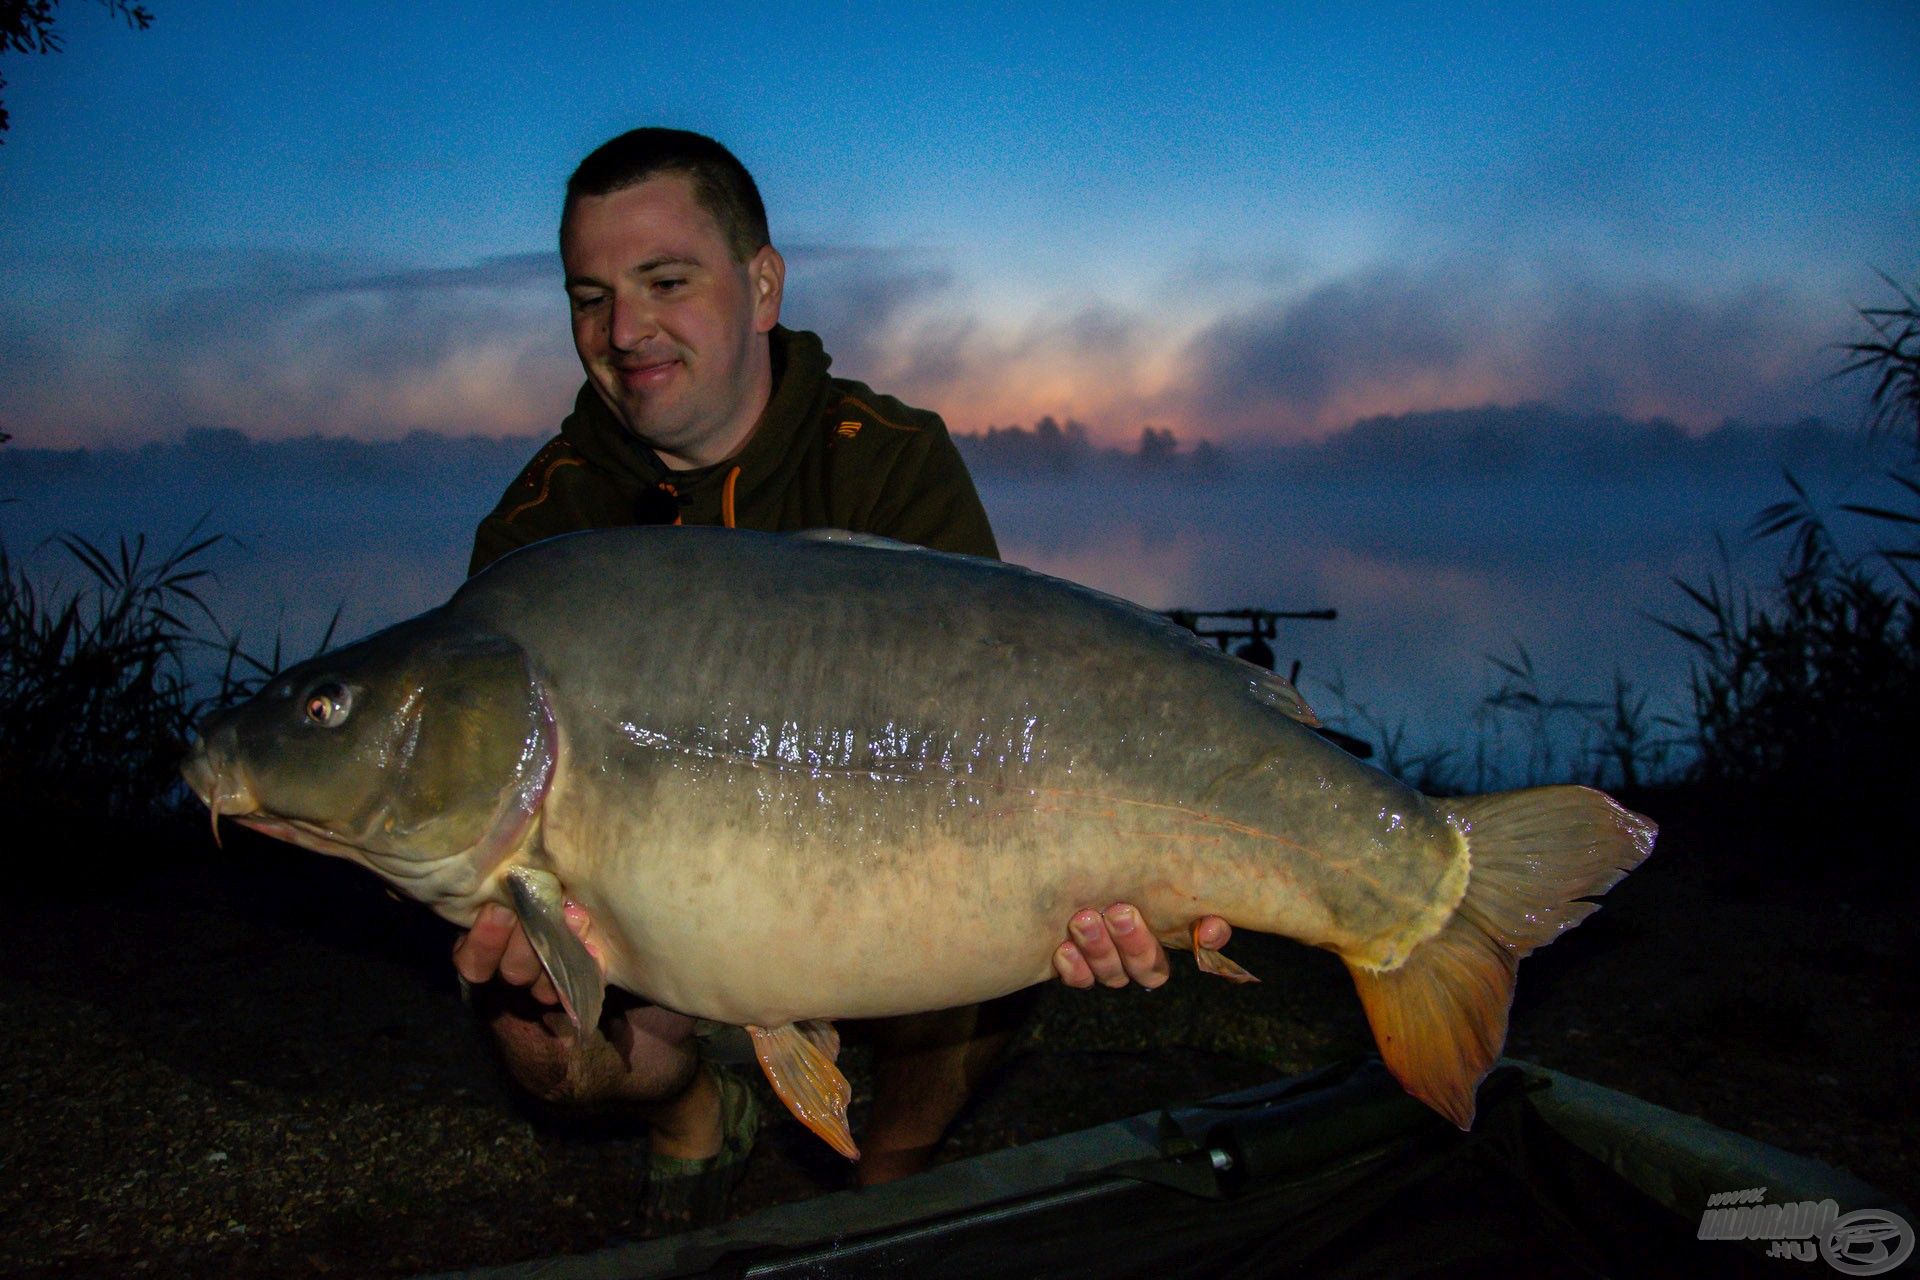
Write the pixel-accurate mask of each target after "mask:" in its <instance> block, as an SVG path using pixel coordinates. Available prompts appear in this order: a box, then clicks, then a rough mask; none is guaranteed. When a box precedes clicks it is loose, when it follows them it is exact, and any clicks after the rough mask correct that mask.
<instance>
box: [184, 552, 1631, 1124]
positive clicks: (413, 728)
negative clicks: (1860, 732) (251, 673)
mask: <svg viewBox="0 0 1920 1280" xmlns="http://www.w3.org/2000/svg"><path fill="white" fill-rule="evenodd" d="M1312 723H1313V717H1312V713H1311V712H1310V711H1308V710H1307V708H1306V706H1305V704H1304V703H1302V702H1301V700H1300V698H1299V696H1298V695H1297V694H1296V693H1295V692H1294V690H1293V688H1292V687H1291V686H1290V685H1288V684H1287V682H1286V681H1284V680H1281V679H1279V678H1278V677H1276V676H1274V675H1272V674H1270V673H1268V672H1265V671H1262V670H1260V669H1258V668H1256V667H1253V666H1250V665H1248V664H1247V663H1244V662H1241V661H1240V660H1238V659H1235V658H1229V657H1226V656H1224V655H1222V654H1220V653H1218V652H1217V651H1215V650H1214V649H1213V648H1211V647H1209V646H1208V645H1206V644H1204V643H1202V642H1200V641H1199V640H1197V639H1196V638H1195V637H1194V636H1193V635H1191V634H1190V633H1188V632H1186V631H1184V630H1182V629H1180V628H1178V627H1176V626H1174V625H1173V624H1172V623H1170V622H1167V621H1166V620H1165V619H1163V618H1161V617H1159V616H1158V615H1156V614H1152V613H1149V612H1147V611H1145V610H1143V609H1139V608H1136V607H1134V606H1133V605H1130V604H1127V603H1126V602H1124V601H1121V600H1117V599H1114V598H1112V597H1109V596H1105V595H1102V594H1100V593H1098V592H1094V591H1090V590H1087V589H1086V588H1083V587H1078V586H1075V585H1073V584H1071V583H1067V582H1062V581H1060V580H1058V579H1054V578H1049V577H1045V576H1043V575H1041V574H1037V573H1032V572H1028V571H1026V570H1023V569H1019V568H1014V567H1011V566H1008V565H1003V564H999V563H996V562H992V561H987V560H978V559H974V558H971V557H966V556H955V555H945V554H939V553H935V552H930V551H924V550H920V549H917V548H909V547H906V546H904V545H902V544H893V543H886V542H883V541H881V540H878V539H870V538H863V537H858V536H855V535H848V534H834V533H822V534H807V535H800V536H796V537H782V536H777V535H772V534H759V533H746V532H736V531H728V530H709V529H691V528H664V529H655V528H639V529H622V530H610V531H601V532H593V533H581V534H574V535H570V536H567V537H561V538H555V539H552V540H550V541H546V542H542V543H538V544H536V545H534V546H531V547H528V548H526V549H524V550H521V551H519V552H516V553H514V554H513V555H510V556H508V557H506V558H505V559H503V560H501V561H500V562H498V563H497V564H495V565H494V566H493V567H491V568H489V569H488V570H487V571H486V572H484V573H482V574H480V575H478V576H477V577H475V578H473V579H472V580H471V581H469V582H468V583H467V584H466V585H464V586H463V587H461V589H460V590H459V591H458V592H457V593H456V594H455V595H454V597H453V598H452V599H451V600H450V601H448V602H447V603H446V604H445V605H443V606H441V607H440V608H437V609H433V610H431V611H429V612H427V613H425V614H422V615H421V616H420V617H418V618H415V619H413V620H411V621H409V622H404V623H401V624H400V625H398V626H395V627H392V628H390V629H388V630H386V631H382V632H380V633H378V634H377V635H374V636H372V637H370V638H368V639H366V640H362V641H360V642H359V643H357V644H353V645H349V646H347V647H345V648H342V649H339V650H337V651H335V652H332V653H329V654H325V655H322V656H321V657H318V658H315V659H313V660H312V661H309V662H306V663H303V664H301V665H300V666H298V667H295V668H293V669H291V670H289V671H287V672H286V673H284V674H283V675H281V676H280V677H278V678H277V679H275V680H274V681H273V683H272V685H271V686H270V687H268V688H267V689H266V690H264V691H263V692H262V693H261V694H260V695H259V696H258V697H256V698H255V699H253V700H252V701H251V702H248V703H246V704H244V705H242V706H239V707H236V708H233V709H230V710H227V711H223V712H220V713H217V714H215V715H214V716H212V717H211V718H209V719H208V720H207V721H206V723H205V724H204V725H203V726H202V728H201V737H200V740H199V743H198V744H197V746H196V748H195V750H194V752H193V754H192V756H191V757H190V758H189V760H188V761H187V764H186V766H185V772H186V776H187V778H188V781H189V782H190V783H191V785H192V786H193V788H194V790H195V791H196V792H197V793H198V794H199V795H200V796H201V798H202V799H204V800H206V802H207V803H208V805H209V806H210V807H211V808H212V810H213V812H214V820H215V822H216V823H217V822H218V820H219V818H220V816H221V815H227V816H229V817H231V818H233V819H235V820H237V821H239V822H241V823H243V824H245V825H248V826H251V827H255V828H258V829H259V830H262V831H265V832H268V833H270V834H272V835H275V836H278V837H281V838H283V839H286V840H290V841H292V842H294V843H295V844H299V845H303V846H305V847H307V848H310V849H317V850H319V851H321V852H323V853H330V854H338V855H341V856H344V857H348V858H351V859H353V860H355V861H357V862H360V863H362V864H364V865H366V866H367V867H369V868H371V869H372V870H373V871H375V872H377V873H378V874H379V875H381V876H382V877H384V878H385V879H387V880H388V881H390V882H391V883H393V884H394V885H396V886H398V887H399V888H400V889H402V890H403V891H405V892H406V893H408V894H409V895H411V896H413V897H415V898H417V899H419V900H420V901H422V902H425V903H427V904H428V905H429V906H431V907H432V908H433V909H434V910H436V911H438V912H439V913H440V914H441V915H443V916H445V917H446V918H447V919H449V920H452V921H453V922H454V923H456V924H460V925H468V924H471V923H472V921H473V918H474V916H475V914H476V912H477V911H478V909H479V908H480V907H481V906H482V905H483V904H484V903H488V902H504V903H508V904H510V905H512V906H513V907H514V908H515V909H516V910H517V911H518V912H519V913H520V916H521V919H522V921H523V922H524V924H525V926H526V927H527V929H528V931H529V934H530V935H531V936H532V938H533V940H534V943H535V947H536V949H537V950H538V951H539V952H540V955H541V959H542V960H543V962H544V963H545V964H546V966H547V968H548V971H549V972H550V973H551V974H552V976H553V978H554V981H555V985H556V987H558V988H559V990H560V992H561V993H562V996H563V999H564V1001H565V1004H566V1008H567V1010H568V1012H569V1013H570V1014H572V1015H573V1016H574V1018H575V1019H576V1021H578V1022H580V1023H583V1024H585V1025H588V1026H591V1025H592V1023H593V1021H594V1020H595V1019H596V1018H597V1017H598V1013H599V1009H600V1001H601V998H602V996H603V994H604V987H603V985H602V984H603V978H602V972H601V967H600V965H597V964H596V963H595V959H594V957H593V956H591V955H589V954H588V952H587V951H586V950H585V949H584V947H583V946H582V944H581V943H580V942H579V941H578V940H577V939H576V938H575V936H574V935H573V933H572V932H571V931H570V930H569V928H568V927H567V925H566V923H565V915H564V911H563V901H564V899H565V898H572V899H573V900H574V901H576V902H578V903H579V904H580V905H581V906H582V907H584V908H585V909H586V911H587V912H588V913H589V915H590V918H591V919H592V920H593V921H594V930H595V933H594V935H593V936H594V938H595V941H596V942H597V944H598V948H599V961H600V962H601V964H603V965H604V981H605V982H611V983H615V984H618V985H619V986H622V987H625V988H627V989H628V990H630V991H634V992H637V993H639V994H640V995H642V996H644V997H646V998H647V999H649V1000H652V1001H655V1002H657V1003H659V1004H661V1005H664V1006H667V1007H669V1008H672V1009H677V1010H680V1011H682V1012H684V1013H688V1014H692V1015H696V1016H698V1017H702V1018H707V1019H712V1020H715V1021H719V1022H725V1023H737V1024H740V1025H742V1026H745V1027H747V1028H748V1030H749V1031H751V1032H752V1033H753V1037H754V1044H755V1047H756V1050H757V1051H758V1054H759V1057H760V1061H761V1064H762V1066H763V1067H764V1068H765V1070H766V1072H767V1075H768V1077H769V1079H770V1080H771V1081H772V1082H773V1084H774V1087H775V1088H776V1090H777V1091H778V1092H779V1093H780V1095H781V1097H782V1099H783V1100H784V1101H786V1103H787V1104H788V1106H790V1107H791V1108H793V1110H794V1111H795V1113H796V1114H797V1115H799V1116H800V1117H801V1119H802V1120H804V1121H805V1122H806V1123H807V1124H809V1126H811V1127H812V1128H813V1129H814V1131H815V1132H816V1133H819V1134H820V1135H821V1136H822V1137H824V1138H826V1139H827V1140H828V1141H830V1142H832V1143H833V1144H834V1145H835V1146H836V1147H837V1148H839V1149H840V1150H841V1151H843V1152H846V1153H848V1154H852V1153H853V1151H854V1147H853V1143H852V1139H851V1136H850V1135H849V1134H848V1132H847V1126H846V1119H845V1114H844V1104H845V1097H846V1082H845V1080H844V1078H843V1077H842V1076H841V1075H840V1073H839V1071H838V1070H837V1068H835V1066H834V1065H833V1054H834V1053H835V1051H836V1050H837V1044H838V1040H837V1037H836V1036H835V1034H834V1033H833V1031H832V1028H831V1022H830V1020H831V1019H834V1018H840V1017H874V1016H881V1015H891V1014H902V1013H909V1012H915V1011H920V1010H927V1009H936V1008H945V1007H949V1006H953V1005H959V1004H965V1003H969V1002H973V1001H978V1000H984V999H987V998H989V997H993V996H997V995H1001V994H1004V993H1006V992H1009V991H1013V990H1016V989H1018V988H1021V987H1025V986H1028V985H1030V984H1032V983H1035V982H1039V981H1041V980H1043V979H1045V978H1047V977H1049V976H1050V975H1051V974H1052V967H1051V956H1052V954H1053V951H1054V948H1055V947H1056V946H1057V945H1058V944H1059V942H1060V940H1061V936H1062V922H1064V921H1065V920H1066V919H1067V918H1068V917H1069V916H1070V915H1071V914H1072V913H1073V912H1074V911H1075V910H1076V909H1078V908H1081V907H1084V906H1086V905H1087V904H1089V903H1092V904H1099V903H1106V902H1112V901H1128V902H1132V903H1134V904H1136V905H1137V906H1138V907H1139V908H1140V909H1141V911H1142V913H1143V914H1144V916H1145V919H1146V921H1147V923H1148V925H1149V926H1150V927H1151V928H1153V930H1154V932H1155V933H1156V934H1157V935H1158V936H1159V937H1160V938H1161V939H1162V940H1163V941H1166V942H1167V943H1169V944H1171V945H1178V946H1189V945H1194V944H1193V943H1192V942H1191V941H1190V936H1189V929H1190V928H1191V926H1192V925H1193V923H1194V922H1195V921H1196V920H1197V919H1198V918H1200V917H1202V916H1205V915H1208V914H1218V915H1221V916H1224V917H1226V919H1227V920H1228V921H1230V922H1231V923H1232V924H1234V925H1235V926H1236V927H1240V928H1250V929H1256V930H1263V931H1265V932H1269V933H1277V934H1282V935H1284V936H1286V937H1289V938H1294V939H1297V940H1299V941H1301V942H1304V943H1308V944H1310V945H1312V946H1317V947H1325V948H1327V949H1328V950H1331V951H1333V952H1335V953H1336V954H1338V955H1339V956H1340V957H1341V959H1343V960H1344V961H1345V962H1346V964H1347V967H1348V968H1349V970H1350V971H1351V972H1352V974H1353V977H1354V981H1355V983H1356V984H1357V986H1358V988H1359V992H1360V996H1361V999H1362V1001H1363V1002H1364V1004H1365V1006H1366V1011H1367V1016H1368V1019H1369V1020H1370V1022H1371V1024H1372V1026H1373V1030H1374V1034H1375V1038H1376V1040H1377V1041H1378V1043H1379V1046H1380V1051H1381V1054H1382V1056H1383V1057H1384V1058H1385V1059H1386V1062H1387V1064H1388V1066H1389V1067H1390V1068H1391V1069H1392V1070H1393V1072H1394V1074H1395V1075H1396V1076H1397V1077H1398V1078H1399V1079H1400V1081H1401V1082H1402V1084H1404V1085H1405V1087H1406V1088H1407V1089H1408V1090H1409V1091H1410V1092H1411V1093H1413V1094H1415V1095H1416V1096H1418V1097H1419V1098H1421V1099H1423V1100H1424V1101H1426V1102H1427V1103H1429V1104H1430V1105H1432V1106H1433V1107H1434V1108H1435V1109H1437V1110H1439V1111H1440V1112H1442V1113H1443V1114H1445V1115H1446V1116H1448V1117H1449V1118H1450V1119H1452V1120H1453V1121H1455V1122H1456V1123H1457V1124H1459V1125H1461V1126H1462V1127H1466V1126H1468V1125H1470V1124H1471V1123H1472V1120H1473V1113H1474V1095H1475V1090H1476V1088H1477V1086H1478V1084H1479V1082H1480V1080H1481V1079H1482V1077H1484V1075H1485V1074H1486V1072H1487V1070H1488V1068H1489V1067H1490V1066H1491V1064H1492V1062H1493V1060H1494V1058H1495V1057H1496V1056H1497V1055H1498V1054H1499V1051H1500V1046H1501V1044H1502V1042H1503V1041H1504V1040H1505V1037H1506V1022H1507V1011H1508V1007H1509V1005H1510V1004H1511V1001H1512V993H1513V977H1514V966H1515V964H1516V962H1517V961H1518V960H1519V959H1520V958H1521V957H1522V956H1524V955H1526V954H1527V953H1528V952H1529V951H1530V950H1532V949H1533V948H1534V947H1537V946H1540V945H1542V944H1543V943H1546V942H1549V941H1551V940H1552V939H1553V938H1554V936H1555V935H1557V934H1558V933H1559V932H1560V931H1561V930H1563V929H1566V928H1569V927H1570V926H1572V925H1574V924H1577V923H1579V922H1580V921H1581V920H1582V919H1584V918H1585V917H1586V916H1587V915H1588V914H1589V913H1590V912H1592V911H1593V910H1594V909H1595V904H1593V903H1592V902H1589V901H1585V900H1583V899H1584V898H1586V897H1587V896H1590V895H1595V894H1599V893H1601V892H1604V891H1605V890H1606V889H1607V888H1609V887H1610V886H1612V885H1613V884H1614V883H1615V882H1616V881H1618V880H1619V879H1620V877H1621V876H1622V875H1624V874H1625V873H1626V872H1627V871H1628V870H1630V869H1631V868H1633V867H1634V866H1635V865H1637V864H1638V863H1639V862H1640V860H1641V859H1642V858H1644V857H1646V855H1647V853H1648V852H1649V851H1650V849H1651V848H1652V843H1653V836H1654V827H1653V824H1652V823H1650V822H1648V821H1647V820H1646V819H1644V818H1642V817H1640V816H1638V815H1637V814H1634V813H1631V812H1629V811H1627V810H1626V809H1623V808H1621V807H1620V806H1619V805H1617V804H1615V803H1614V802H1613V801H1612V800H1610V799H1609V798H1608V797H1606V796H1604V795H1602V794H1600V793H1599V792H1597V791H1590V790H1587V789H1584V788H1580V787H1545V788H1539V789H1534V790H1528V791H1516V792H1507V793H1503V794H1498V795H1489V796H1482V797H1478V798H1473V799H1466V800H1436V799H1432V798H1429V797H1426V796H1423V795H1421V794H1420V793H1418V792H1416V791H1413V790H1410V789H1409V788H1407V787H1405V786H1403V785H1401V784H1400V783H1398V782H1396V781H1394V780H1393V779H1392V778H1389V777H1387V776H1386V775H1385V774H1382V773H1380V772H1379V771H1377V770H1375V769H1372V768H1369V767H1368V766H1366V765H1364V764H1362V763H1360V762H1359V761H1357V760H1355V759H1354V758H1353V757H1351V756H1349V755H1347V754H1346V753H1344V752H1342V751H1340V750H1338V749H1337V748H1335V747H1333V746H1331V745H1329V744H1328V743H1327V742H1325V741H1324V740H1323V739H1321V738H1320V737H1319V736H1318V735H1317V734H1315V733H1313V732H1312V730H1311V728H1310V727H1309V726H1310V725H1311V724H1312ZM716 921H721V922H724V923H725V929H726V933H727V935H728V936H729V937H730V938H732V939H735V940H736V941H737V945H730V946H726V947H717V946H715V945H713V942H712V938H713V929H714V926H715V922H716ZM1198 954H1199V959H1200V960H1201V963H1202V967H1203V968H1208V969H1211V970H1212V971H1214V972H1219V973H1224V974H1226V975H1227V976H1230V977H1244V976H1246V975H1245V974H1244V973H1243V972H1242V971H1240V970H1239V969H1238V966H1236V965H1234V964H1233V963H1232V962H1231V961H1228V960H1226V959H1225V957H1223V956H1220V955H1218V954H1217V953H1214V952H1208V951H1205V950H1203V949H1201V950H1199V952H1198Z"/></svg>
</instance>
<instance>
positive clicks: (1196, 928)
mask: <svg viewBox="0 0 1920 1280" xmlns="http://www.w3.org/2000/svg"><path fill="white" fill-rule="evenodd" d="M1192 944H1193V962H1194V963H1195V964H1197V965H1199V966H1200V972H1202V973H1212V974H1218V975H1219V976H1220V977H1222V978H1225V979H1226V980H1227V981H1228V982H1258V981H1260V979H1258V978H1256V977H1254V976H1253V975H1252V974H1250V973H1248V972H1247V971H1246V970H1245V969H1243V968H1241V967H1240V966H1239V965H1238V964H1235V963H1234V962H1233V961H1231V960H1229V959H1227V956H1226V953H1225V952H1222V951H1216V950H1214V949H1213V948H1212V947H1203V946H1201V945H1200V922H1199V921H1198V920H1196V921H1194V922H1193V937H1192Z"/></svg>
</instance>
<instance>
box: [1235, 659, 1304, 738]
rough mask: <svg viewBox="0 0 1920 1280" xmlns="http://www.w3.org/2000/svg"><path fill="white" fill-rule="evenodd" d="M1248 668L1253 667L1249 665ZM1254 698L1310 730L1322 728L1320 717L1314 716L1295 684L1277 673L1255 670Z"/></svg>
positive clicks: (1257, 668) (1256, 668)
mask: <svg viewBox="0 0 1920 1280" xmlns="http://www.w3.org/2000/svg"><path fill="white" fill-rule="evenodd" d="M1247 665H1248V666H1253V664H1252V663H1248V664H1247ZM1253 696H1254V697H1256V698H1258V699H1260V701H1262V702H1264V703H1266V704H1267V705H1268V706H1270V707H1272V708H1273V709H1274V710H1275V711H1278V712H1280V713H1281V714H1282V715H1285V716H1289V717H1291V718H1292V719H1295V720H1298V721H1299V722H1300V723H1301V724H1303V725H1305V726H1307V728H1309V729H1318V728H1319V727H1320V717H1319V716H1317V715H1315V714H1313V708H1312V707H1310V706H1308V705H1307V700H1306V699H1305V698H1303V697H1301V696H1300V691H1299V690H1298V689H1296V688H1294V687H1293V683H1292V682H1291V681H1290V680H1288V679H1287V678H1286V677H1285V676H1283V675H1281V674H1280V673H1279V672H1277V671H1266V670H1262V669H1261V668H1259V667H1255V668H1254V678H1253Z"/></svg>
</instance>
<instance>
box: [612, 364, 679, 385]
mask: <svg viewBox="0 0 1920 1280" xmlns="http://www.w3.org/2000/svg"><path fill="white" fill-rule="evenodd" d="M679 368H680V361H679V360H677V359H673V358H668V359H665V360H650V361H645V362H642V361H632V362H629V363H626V364H617V365H615V366H614V367H613V371H614V374H615V376H616V377H618V378H619V379H620V385H621V386H622V387H623V388H625V389H626V390H628V391H652V390H655V389H657V388H659V387H661V386H664V385H665V384H666V382H667V381H668V379H670V378H672V377H673V375H674V373H675V372H676V371H677V370H678V369H679Z"/></svg>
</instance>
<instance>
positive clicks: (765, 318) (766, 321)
mask: <svg viewBox="0 0 1920 1280" xmlns="http://www.w3.org/2000/svg"><path fill="white" fill-rule="evenodd" d="M786 284H787V260H786V259H785V258H782V257H781V256H780V251H779V250H778V249H776V248H774V247H773V246H772V245H770V244H763V245H761V246H760V252H758V253H756V254H754V255H753V257H752V258H751V259H750V260H749V261H748V262H747V287H748V288H750V289H751V290H752V291H753V331H754V332H755V333H768V332H771V331H772V329H773V326H775V325H776V324H779V323H780V298H781V295H782V293H783V292H784V290H785V289H786Z"/></svg>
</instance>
